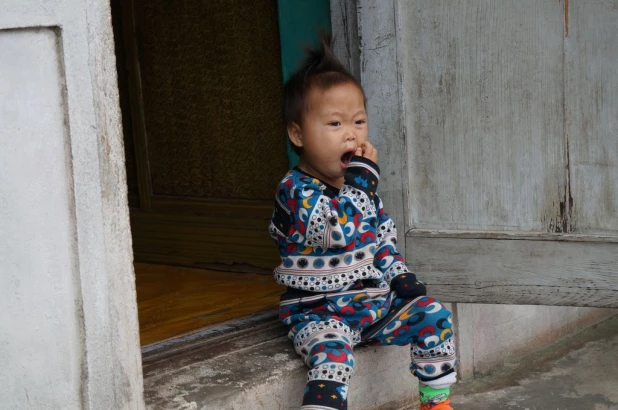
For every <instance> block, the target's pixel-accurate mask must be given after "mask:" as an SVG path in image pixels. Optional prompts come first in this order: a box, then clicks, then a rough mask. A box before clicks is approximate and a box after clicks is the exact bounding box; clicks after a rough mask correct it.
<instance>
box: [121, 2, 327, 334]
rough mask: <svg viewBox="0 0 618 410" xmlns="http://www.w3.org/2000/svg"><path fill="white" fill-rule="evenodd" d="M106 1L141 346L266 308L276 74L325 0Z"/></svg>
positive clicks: (278, 161)
mask: <svg viewBox="0 0 618 410" xmlns="http://www.w3.org/2000/svg"><path fill="white" fill-rule="evenodd" d="M112 9H113V11H114V22H115V23H114V27H115V34H116V48H117V51H116V54H117V57H118V71H119V79H120V81H119V82H120V90H121V105H122V109H123V122H124V129H125V146H126V160H127V179H128V185H129V204H130V208H131V228H132V235H133V250H134V255H135V262H136V265H135V268H136V276H137V290H138V306H139V311H140V329H141V336H142V344H143V345H144V344H149V343H153V342H157V341H160V340H163V339H167V338H170V337H175V336H178V335H179V334H183V333H187V332H194V331H195V330H196V329H200V328H203V327H205V326H210V325H212V324H216V323H220V322H221V321H225V320H230V319H234V318H238V317H242V316H246V315H247V314H250V313H254V312H258V311H260V310H264V309H269V308H271V309H272V308H275V307H276V305H277V303H278V298H279V295H280V294H281V292H282V291H283V288H281V287H280V286H278V285H277V284H276V283H275V282H274V280H273V279H272V276H271V273H272V269H273V268H274V267H275V266H276V265H277V264H278V262H279V255H278V253H277V250H276V247H275V246H274V244H273V241H272V239H271V238H270V236H269V234H268V224H269V221H270V217H271V214H272V209H273V195H274V189H275V187H276V185H277V183H278V182H279V180H280V179H281V178H282V177H283V175H284V174H285V172H286V171H287V169H288V168H289V164H290V163H289V160H288V153H287V148H286V140H287V138H286V137H285V128H284V126H283V124H282V121H281V94H282V84H283V81H284V74H285V73H286V72H288V73H289V72H290V71H291V70H292V69H293V68H292V67H291V66H292V65H293V64H295V63H296V60H297V59H298V57H299V56H300V55H302V47H301V46H302V44H310V43H311V42H313V41H314V40H315V38H316V37H317V35H316V34H317V32H318V31H319V29H318V28H317V27H314V30H312V31H311V32H310V34H308V31H307V30H306V29H304V30H303V29H299V26H302V24H300V25H299V24H298V22H299V21H303V19H304V20H305V21H309V22H311V21H312V19H311V14H307V13H306V10H313V13H314V14H315V13H316V12H317V11H319V14H318V15H319V16H327V17H329V16H330V9H329V2H328V1H318V2H308V1H306V0H305V1H281V2H279V3H278V2H277V1H276V0H256V1H250V2H248V1H237V2H233V4H230V2H229V1H227V0H221V1H208V2H204V1H200V0H187V1H183V2H182V3H178V2H169V1H144V0H112ZM322 19H323V18H322ZM281 21H283V22H284V24H282V25H280V22H281ZM327 24H328V25H329V24H330V20H328V21H327ZM312 25H313V26H315V24H313V23H312ZM322 25H324V23H322ZM281 27H284V28H285V30H287V32H288V33H294V34H293V35H292V34H290V35H289V36H287V35H284V34H283V33H282V32H281V31H280V28H281ZM281 38H284V39H286V41H283V42H281V40H280V39H281ZM306 39H309V40H311V41H306ZM284 44H285V45H286V47H287V48H289V49H290V50H294V51H293V53H294V55H293V57H290V55H292V54H291V53H288V54H285V55H283V56H282V45H284ZM286 55H288V57H287V59H286V57H285V56H286ZM292 58H294V60H292ZM282 61H283V63H284V64H283V69H282ZM286 62H287V63H286ZM188 268H191V269H188Z"/></svg>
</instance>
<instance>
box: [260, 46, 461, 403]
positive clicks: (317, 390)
mask: <svg viewBox="0 0 618 410" xmlns="http://www.w3.org/2000/svg"><path fill="white" fill-rule="evenodd" d="M283 105H284V121H285V124H286V127H287V131H288V135H289V138H290V141H291V142H292V144H293V146H294V147H295V149H296V151H297V152H298V153H299V156H300V162H299V164H298V166H297V167H295V168H293V169H292V170H290V171H289V173H288V174H287V175H286V176H285V177H284V178H283V180H282V181H281V183H280V184H279V186H278V187H277V191H276V203H275V211H274V213H273V217H272V221H271V224H270V234H271V236H272V237H273V238H274V239H275V241H276V243H277V246H278V248H279V253H280V254H281V265H279V266H278V267H277V268H276V269H275V272H274V275H275V279H276V280H277V282H278V283H279V284H281V285H285V286H287V287H288V288H287V291H286V292H285V293H284V294H283V295H282V297H281V303H280V312H279V314H280V318H281V320H282V322H283V323H284V324H285V325H287V326H289V329H290V331H289V334H288V335H289V338H290V339H292V341H293V342H294V347H295V350H296V352H297V353H298V354H299V355H300V356H301V357H302V359H303V360H304V362H305V363H306V364H307V366H309V368H310V370H309V372H308V380H307V385H306V388H305V392H304V397H303V406H302V407H301V408H302V409H337V410H341V409H347V393H348V384H349V383H350V378H351V376H352V374H353V372H354V356H353V350H354V347H355V346H359V345H363V344H364V345H372V346H375V345H400V346H402V345H410V354H411V365H410V371H411V372H412V373H413V374H414V375H415V376H416V377H417V378H418V379H419V390H420V397H421V410H425V409H432V410H450V409H451V406H450V400H449V398H448V397H449V387H450V386H451V385H452V384H453V383H455V380H456V373H455V365H456V364H457V360H456V357H455V344H454V342H453V332H452V329H451V313H450V312H449V311H448V310H447V309H446V308H445V307H444V306H443V305H442V304H441V303H440V302H438V301H437V300H435V299H433V298H431V297H428V296H425V295H426V291H425V286H424V285H423V283H422V282H420V281H418V280H417V278H416V276H415V275H414V274H413V273H411V272H410V271H409V270H408V268H407V267H406V265H405V264H404V262H403V258H402V256H401V255H400V254H399V253H397V249H396V247H395V245H396V242H397V233H396V230H395V225H394V223H393V221H392V220H391V219H390V218H389V216H388V215H387V214H386V212H385V211H384V207H383V204H382V201H381V200H380V197H379V196H378V195H377V194H376V190H377V188H378V180H379V175H380V171H379V168H378V165H377V161H378V152H377V150H376V149H375V148H374V147H373V146H372V145H371V143H369V141H367V113H366V111H365V95H364V92H363V88H362V87H361V85H360V84H359V82H358V81H357V80H356V79H355V78H354V77H353V76H352V75H351V74H350V73H349V72H348V71H346V70H345V68H344V67H343V66H342V65H341V64H340V63H339V62H338V61H337V59H336V58H335V57H334V55H333V53H332V51H331V48H330V39H329V38H325V39H323V40H322V44H321V47H320V48H319V49H317V50H311V51H308V55H307V59H306V60H305V62H304V64H303V65H302V66H301V68H300V69H299V70H298V71H297V72H296V74H295V75H293V76H292V77H291V78H290V79H289V81H288V82H287V83H286V84H285V86H284V95H283Z"/></svg>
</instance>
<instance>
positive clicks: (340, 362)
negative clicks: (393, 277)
mask: <svg viewBox="0 0 618 410" xmlns="http://www.w3.org/2000/svg"><path fill="white" fill-rule="evenodd" d="M342 300H343V297H342ZM349 302H350V301H349V298H348V300H346V301H344V302H343V303H342V301H341V300H337V297H336V296H335V297H333V296H332V295H331V296H329V300H328V303H326V304H324V305H317V306H313V307H312V308H309V309H307V307H304V310H303V312H302V313H301V312H300V310H299V309H301V307H299V306H294V307H289V306H288V307H287V309H288V311H287V313H286V315H288V317H290V318H296V320H293V321H292V323H290V321H289V320H288V324H291V325H292V326H291V330H290V333H289V337H290V338H291V339H292V340H293V341H294V347H295V350H296V352H297V353H298V354H299V355H300V356H301V357H302V358H303V360H304V361H305V363H306V364H307V366H309V368H310V370H309V372H308V374H307V384H306V387H305V392H304V396H303V406H302V407H301V409H324V410H327V409H328V410H330V409H338V410H341V409H347V395H348V384H349V382H350V378H351V376H352V374H353V372H354V355H353V347H354V346H358V345H370V346H378V345H382V346H383V345H397V346H404V345H410V357H411V364H410V371H411V372H412V374H414V375H415V376H416V377H417V378H418V379H419V382H420V384H421V386H422V387H423V388H424V389H425V390H421V400H422V401H423V402H439V401H442V400H445V399H446V398H448V387H449V386H450V385H451V384H453V383H454V382H455V366H456V364H457V359H456V357H455V344H454V342H453V338H452V337H453V332H452V324H451V312H450V311H448V310H447V309H446V308H445V307H444V306H443V305H442V304H441V303H440V302H438V301H437V300H436V299H434V298H431V297H428V296H423V297H419V298H416V299H414V300H404V299H398V298H396V297H395V295H394V293H391V294H389V295H388V297H386V298H382V299H379V301H378V302H377V305H374V306H372V305H371V302H370V303H367V302H365V303H362V304H360V309H365V312H364V314H367V313H369V314H370V315H371V316H370V317H372V316H373V319H374V320H372V321H371V322H372V323H373V324H371V325H370V326H368V327H365V328H363V327H362V325H361V326H358V325H359V324H361V323H362V319H361V320H360V323H359V320H358V319H359V315H358V312H359V308H358V307H357V308H353V307H351V308H350V309H348V310H346V307H348V306H349V305H350V303H349ZM325 306H326V307H325ZM333 306H337V307H336V308H335V309H333ZM282 308H283V305H282ZM290 310H291V311H292V314H291V315H290ZM361 317H362V316H361ZM284 323H285V321H284ZM427 386H429V390H431V392H433V393H432V395H433V397H423V391H427V388H428V387H427Z"/></svg>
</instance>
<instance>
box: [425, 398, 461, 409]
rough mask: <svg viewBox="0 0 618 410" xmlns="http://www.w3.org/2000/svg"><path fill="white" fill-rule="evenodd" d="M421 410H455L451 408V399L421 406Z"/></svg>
mask: <svg viewBox="0 0 618 410" xmlns="http://www.w3.org/2000/svg"><path fill="white" fill-rule="evenodd" d="M420 410H453V408H452V407H451V399H446V400H444V401H441V402H439V403H436V404H431V403H428V404H421V408H420Z"/></svg>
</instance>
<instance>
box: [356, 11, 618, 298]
mask: <svg viewBox="0 0 618 410" xmlns="http://www.w3.org/2000/svg"><path fill="white" fill-rule="evenodd" d="M376 4H377V2H376V1H373V0H362V1H361V2H360V5H362V7H360V6H359V8H360V10H361V11H360V15H361V22H360V25H361V30H362V33H361V34H362V39H363V44H362V55H363V62H362V64H361V65H362V69H363V77H364V79H365V80H364V81H365V84H366V85H367V88H368V89H367V93H368V100H369V104H370V107H369V110H370V112H373V113H374V114H378V115H376V116H375V117H373V118H374V119H375V120H377V122H376V121H374V122H373V124H372V123H370V126H371V127H374V129H375V130H377V131H379V132H382V134H383V135H386V138H385V139H386V141H387V142H386V143H384V144H383V145H381V146H380V148H382V147H384V149H383V150H382V151H381V155H382V153H384V152H386V151H389V150H390V152H391V154H390V155H395V156H399V158H401V159H402V161H401V162H399V161H395V162H394V165H391V164H388V165H387V167H388V168H386V169H383V170H382V171H383V174H382V175H385V172H384V171H391V172H392V174H389V173H386V178H383V179H382V181H381V189H384V187H385V186H389V184H390V186H391V187H392V186H393V185H395V184H394V183H393V182H392V181H393V179H394V180H395V181H397V176H396V175H397V174H398V173H401V174H402V175H404V177H401V178H399V180H402V181H401V182H402V183H401V185H400V186H403V189H401V190H400V191H398V192H396V193H397V194H400V195H399V198H397V199H396V201H395V200H394V201H392V203H395V204H401V203H402V202H403V204H404V207H403V208H404V209H406V210H407V213H406V215H405V220H406V226H405V229H404V230H405V237H406V259H407V262H408V264H409V265H410V266H411V267H413V268H414V269H416V270H417V271H419V273H420V274H421V276H422V277H423V279H424V280H426V281H427V283H428V284H429V288H430V290H431V291H432V292H433V294H434V295H436V296H438V297H440V298H441V299H442V300H446V301H453V302H481V303H507V304H544V305H575V306H598V307H616V306H618V217H617V211H618V136H617V130H618V75H617V74H616V73H617V71H616V68H615V61H616V56H617V55H618V46H617V44H618V26H617V23H616V22H617V21H618V2H617V1H615V0H611V1H594V2H591V1H548V2H545V1H542V2H538V1H534V0H530V1H504V2H492V1H484V0H478V1H453V2H451V1H429V0H415V1H395V2H385V3H382V2H380V4H381V5H384V4H386V5H388V4H390V5H393V4H394V6H393V7H396V13H393V12H390V13H388V12H384V9H386V8H387V6H382V9H381V11H382V13H377V12H375V8H376V7H375V6H376ZM393 15H396V20H393V18H392V17H391V16H393ZM380 18H382V20H379V19H380ZM376 28H377V30H378V31H377V32H376ZM393 62H396V63H395V64H394V63H393ZM391 84H395V85H391ZM391 95H392V96H394V97H391ZM376 98H377V101H378V102H377V103H376V102H372V101H375V99H376ZM385 100H386V101H389V102H391V103H392V105H387V104H385V102H384V101H385ZM372 110H373V111H372ZM399 112H401V113H403V116H402V117H403V118H402V119H401V123H400V125H399V126H400V128H396V125H391V124H398V121H399V117H398V114H397V113H399ZM393 113H395V114H393ZM376 117H377V118H376ZM390 133H392V134H394V135H396V137H394V138H393V137H388V135H389V134H390ZM392 134H391V135H392ZM399 135H402V136H403V137H398V136H399ZM404 150H405V151H407V156H406V157H403V158H402V157H401V154H399V152H401V151H404ZM387 155H388V154H387ZM389 158H395V157H393V156H390V157H389ZM390 175H393V176H394V178H390ZM385 179H386V181H385ZM389 179H390V181H391V182H389ZM385 182H386V183H385ZM397 182H398V181H397ZM382 192H383V191H382ZM401 192H403V194H402V195H401ZM402 197H403V201H401V198H402ZM388 199H390V198H388ZM395 209H396V208H395ZM400 228H401V226H400Z"/></svg>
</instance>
